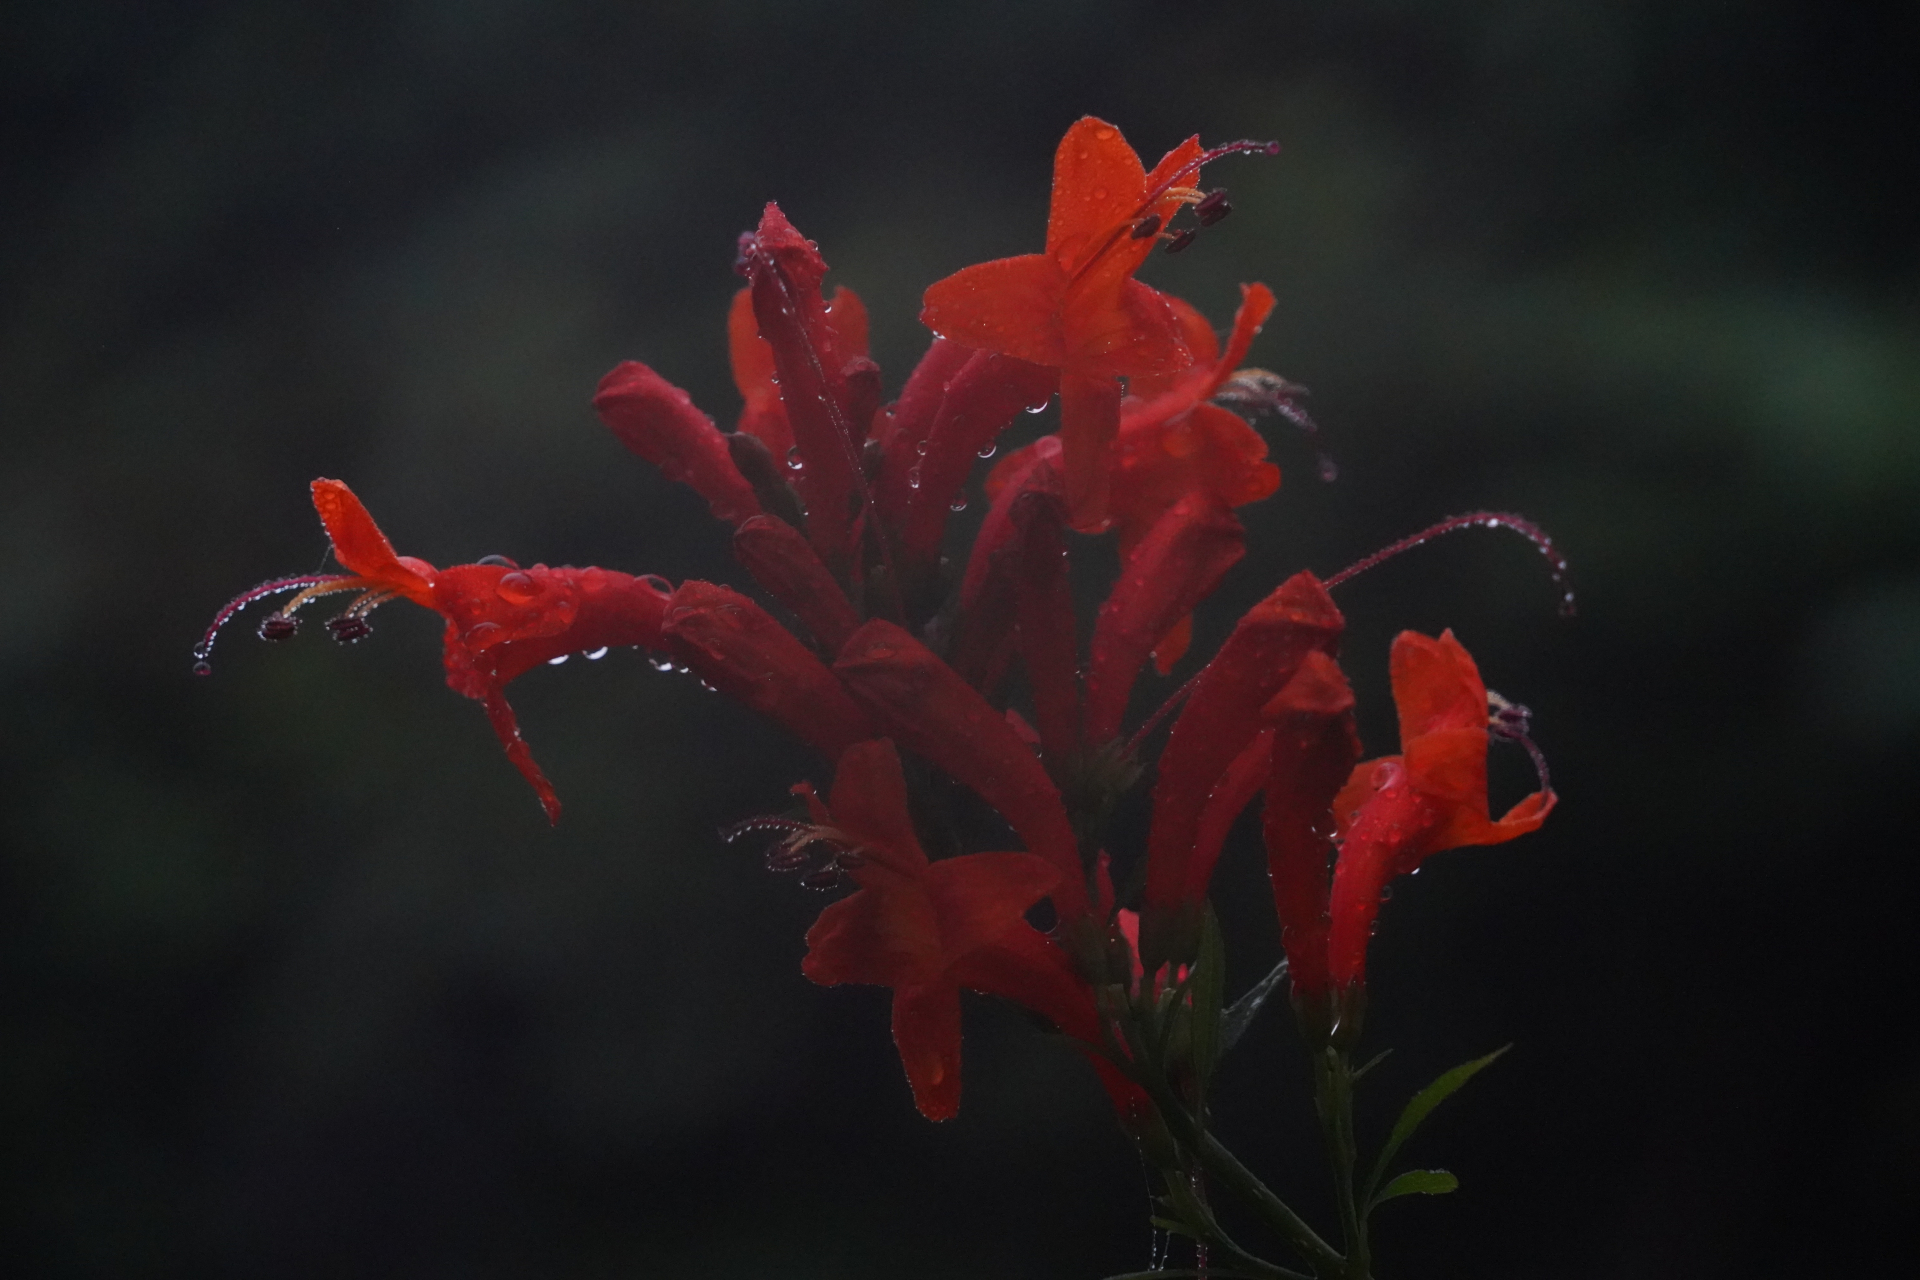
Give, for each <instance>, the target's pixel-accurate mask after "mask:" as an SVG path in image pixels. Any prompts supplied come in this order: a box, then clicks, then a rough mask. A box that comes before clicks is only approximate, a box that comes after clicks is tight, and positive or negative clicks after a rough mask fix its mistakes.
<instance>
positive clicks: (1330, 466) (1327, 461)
mask: <svg viewBox="0 0 1920 1280" xmlns="http://www.w3.org/2000/svg"><path fill="white" fill-rule="evenodd" d="M1315 470H1316V471H1317V473H1318V474H1319V476H1320V483H1321V484H1332V483H1333V482H1334V481H1335V480H1338V479H1339V478H1340V464H1339V463H1337V462H1335V461H1334V460H1333V455H1332V454H1329V453H1323V454H1321V455H1320V459H1319V461H1318V462H1317V463H1315Z"/></svg>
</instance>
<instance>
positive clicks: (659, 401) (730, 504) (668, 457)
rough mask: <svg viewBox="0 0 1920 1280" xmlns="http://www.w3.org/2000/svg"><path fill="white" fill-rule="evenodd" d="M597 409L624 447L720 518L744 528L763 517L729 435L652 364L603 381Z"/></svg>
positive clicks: (634, 364) (619, 368)
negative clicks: (731, 450) (688, 490)
mask: <svg viewBox="0 0 1920 1280" xmlns="http://www.w3.org/2000/svg"><path fill="white" fill-rule="evenodd" d="M593 407H594V408H595V409H596V410H598V411H599V413H600V418H601V420H602V421H603V422H605V423H606V424H607V426H608V427H610V428H612V430H613V434H615V435H616V436H619V437H620V443H622V444H624V445H626V446H627V448H629V449H631V450H632V451H633V452H635V453H637V454H639V455H640V456H641V457H643V458H645V459H646V460H647V461H648V462H651V463H652V464H653V465H654V466H656V467H658V468H660V472H661V474H662V475H664V476H666V477H667V479H669V480H674V481H678V482H679V483H681V484H684V485H686V486H688V487H689V488H691V489H692V490H693V491H694V492H696V493H698V494H699V495H700V496H701V497H703V498H705V499H706V500H707V505H708V506H709V507H711V508H712V509H713V514H714V515H715V516H716V517H718V518H719V519H721V520H724V521H726V522H727V523H728V524H730V525H738V524H740V523H741V522H742V521H744V520H747V519H749V518H751V517H753V516H757V515H759V514H760V502H759V499H757V498H755V497H754V494H753V486H752V485H751V484H749V483H748V482H747V480H746V478H745V477H744V476H742V475H741V474H740V469H739V468H738V467H737V466H735V465H734V462H733V458H732V456H731V454H730V453H729V452H728V450H727V441H726V437H725V436H722V435H721V434H720V431H719V429H718V428H716V427H715V426H714V425H713V419H711V418H709V417H707V415H706V414H704V413H702V412H700V410H698V409H696V408H695V407H694V405H693V400H692V399H691V398H690V397H689V396H688V395H687V393H686V392H684V391H682V390H681V389H680V388H679V387H676V386H674V385H673V384H672V383H671V382H668V381H667V380H666V379H665V378H663V377H661V376H660V375H659V374H657V373H655V372H654V371H653V370H652V369H649V368H648V367H647V366H646V365H644V364H641V363H640V362H639V361H638V360H628V361H625V362H624V363H622V364H619V365H616V366H615V367H614V370H613V372H611V373H609V374H608V375H607V376H606V377H604V378H602V379H600V389H599V390H598V391H597V392H595V394H594V397H593ZM776 456H780V455H776Z"/></svg>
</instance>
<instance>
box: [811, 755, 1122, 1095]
mask: <svg viewBox="0 0 1920 1280" xmlns="http://www.w3.org/2000/svg"><path fill="white" fill-rule="evenodd" d="M805 794H806V797H807V802H808V805H809V807H810V808H811V810H812V816H813V822H814V824H815V825H814V826H813V827H812V828H811V829H810V830H807V831H805V832H803V833H801V834H800V839H802V840H819V841H824V842H826V843H828V844H830V845H833V846H835V847H836V848H837V850H839V856H838V862H839V865H841V866H842V867H844V868H845V869H846V871H847V873H848V874H849V875H851V876H852V877H853V879H854V881H855V882H856V883H858V884H859V886H860V889H859V892H857V893H855V894H853V895H852V896H850V897H847V898H843V899H842V900H840V901H839V902H836V903H834V904H833V905H831V906H829V907H828V908H827V909H826V910H825V911H823V912H821V913H820V918H819V920H818V921H816V922H815V923H814V926H813V928H812V929H810V930H808V931H807V958H806V960H805V962H804V963H803V965H802V969H803V971H804V972H805V973H806V975H807V976H808V977H809V978H811V979H813V980H814V981H815V982H817V983H820V984H821V985H822V986H833V985H835V984H838V983H842V982H861V983H870V984H872V985H875V986H882V987H891V988H893V1039H894V1043H895V1044H896V1045H897V1046H898V1047H899V1050H900V1061H901V1062H902V1063H903V1064H904V1065H905V1067H906V1069H907V1079H908V1081H909V1082H910V1083H911V1084H912V1085H913V1097H914V1102H915V1103H916V1104H917V1105H918V1106H919V1108H920V1111H921V1114H923V1115H925V1116H926V1117H927V1118H928V1119H929V1120H947V1119H951V1118H952V1117H953V1116H954V1114H955V1113H956V1112H958V1110H959V1108H960V989H961V988H962V987H963V986H965V987H975V988H977V989H982V990H987V991H990V992H996V993H999V994H1005V995H1008V996H1010V997H1011V998H1013V999H1015V1000H1021V1001H1022V1002H1023V1003H1029V1004H1030V1005H1031V1006H1032V1007H1035V1008H1036V1010H1037V1011H1038V1012H1041V1013H1050V1010H1051V1009H1053V1008H1055V1007H1058V1006H1059V1005H1060V1004H1061V999H1060V997H1061V996H1062V995H1065V996H1066V997H1067V1003H1068V1004H1071V1003H1074V1002H1075V1001H1084V997H1083V996H1077V995H1075V994H1074V988H1073V984H1072V979H1071V977H1070V975H1069V974H1068V973H1067V972H1066V971H1065V970H1064V969H1063V968H1062V966H1061V964H1060V963H1059V962H1057V961H1051V960H1044V959H1043V960H1042V961H1041V963H1040V965H1039V966H1038V967H1036V966H1035V964H1034V958H1035V956H1036V954H1039V955H1041V956H1044V955H1045V954H1046V953H1048V952H1050V951H1051V948H1050V947H1049V946H1048V944H1047V943H1046V942H1045V941H1044V939H1042V938H1040V936H1039V935H1038V934H1037V933H1035V931H1034V929H1033V926H1032V925H1030V924H1028V923H1027V922H1026V921H1025V920H1024V919H1023V918H1022V916H1023V914H1024V913H1025V911H1026V910H1027V908H1029V907H1031V906H1032V905H1033V904H1034V903H1036V902H1038V901H1039V900H1040V899H1041V898H1042V897H1044V896H1046V894H1047V893H1048V891H1050V890H1051V889H1052V888H1053V887H1054V886H1055V884H1056V883H1058V881H1059V879H1060V872H1059V871H1058V869H1057V868H1055V867H1053V866H1050V865H1049V864H1048V863H1047V862H1046V861H1045V860H1044V859H1042V858H1039V857H1036V856H1035V855H1033V854H1031V853H972V854H966V855H964V856H961V857H957V858H947V859H944V860H942V861H940V862H929V861H928V860H927V855H926V853H925V852H924V851H923V850H922V849H921V847H920V841H919V839H918V838H917V837H916V836H915V835H914V830H913V820H912V818H911V817H910V816H909V815H908V812H907V789H906V782H905V780H904V779H903V778H902V776H901V773H900V757H899V756H898V755H897V754H896V753H895V751H894V749H893V744H892V743H891V742H889V741H887V740H886V739H884V738H883V739H880V740H878V741H874V742H862V743H858V744H856V745H854V746H852V747H849V748H848V749H847V750H846V751H845V752H843V753H842V754H841V756H840V764H839V767H838V769H837V770H836V772H835V774H834V781H833V796H832V801H831V803H830V804H828V805H822V804H821V803H820V801H819V800H818V799H817V798H816V797H815V796H814V795H813V794H812V790H811V788H807V789H805ZM791 839H792V838H791V837H790V840H791ZM1036 947H1038V948H1039V952H1038V953H1036ZM996 952H997V953H998V954H994V953H996ZM1009 976H1012V978H1013V981H1012V982H1009V981H1008V978H1009ZM1063 983H1064V984H1065V985H1062V984H1063ZM1008 988H1013V989H1008ZM1090 1011H1091V1006H1090V1005H1089V1006H1088V1012H1089V1013H1090ZM1050 1016H1052V1015H1051V1014H1050Z"/></svg>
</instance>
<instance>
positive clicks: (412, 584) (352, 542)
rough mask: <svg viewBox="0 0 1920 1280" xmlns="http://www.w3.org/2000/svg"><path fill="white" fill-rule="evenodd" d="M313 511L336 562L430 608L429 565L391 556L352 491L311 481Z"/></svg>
mask: <svg viewBox="0 0 1920 1280" xmlns="http://www.w3.org/2000/svg"><path fill="white" fill-rule="evenodd" d="M313 509H314V510H315V511H317V512H319V513H320V523H321V524H322V525H324V526H325V527H326V530H327V537H328V539H329V540H331V541H332V543H333V555H334V558H335V559H336V560H338V561H339V562H340V563H341V564H343V565H345V566H346V567H347V568H348V569H350V570H351V571H353V572H354V573H357V574H359V575H360V576H361V577H363V578H365V579H367V581H368V582H370V583H375V584H377V585H379V586H382V587H385V588H387V589H388V590H389V591H397V592H399V593H400V594H401V595H403V596H405V597H406V598H407V599H409V600H411V601H413V602H414V603H415V604H423V605H426V606H427V607H428V608H429V609H431V608H432V607H433V604H432V599H433V584H432V576H433V572H434V569H433V566H432V565H430V564H428V563H427V562H426V561H424V560H415V559H414V558H413V557H411V556H407V557H401V556H398V555H395V554H394V551H393V544H392V543H390V542H388V541H387V535H386V534H384V533H382V532H380V526H379V525H377V524H375V523H374V522H373V517H372V516H371V515H369V514H368V512H367V509H366V508H365V507H364V506H362V505H360V499H358V498H356V497H354V496H353V490H351V489H349V488H347V486H346V485H345V483H343V482H342V481H339V480H315V481H314V482H313Z"/></svg>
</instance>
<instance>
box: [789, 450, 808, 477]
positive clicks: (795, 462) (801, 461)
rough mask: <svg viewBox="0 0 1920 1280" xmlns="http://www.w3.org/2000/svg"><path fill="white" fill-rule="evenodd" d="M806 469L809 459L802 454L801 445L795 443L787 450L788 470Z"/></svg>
mask: <svg viewBox="0 0 1920 1280" xmlns="http://www.w3.org/2000/svg"><path fill="white" fill-rule="evenodd" d="M806 469H807V461H806V459H805V458H802V457H801V456H800V446H799V445H795V446H793V448H791V449H789V450H787V470H789V471H805V470H806Z"/></svg>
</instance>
